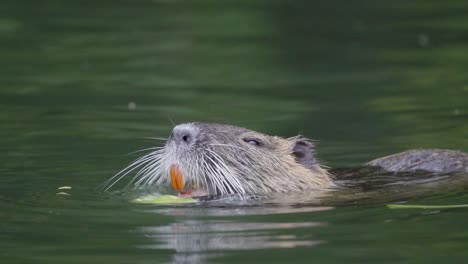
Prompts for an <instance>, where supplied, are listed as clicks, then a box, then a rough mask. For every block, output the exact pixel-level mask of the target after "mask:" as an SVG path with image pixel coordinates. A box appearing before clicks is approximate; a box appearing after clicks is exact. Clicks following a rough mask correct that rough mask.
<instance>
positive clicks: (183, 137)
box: [168, 124, 197, 146]
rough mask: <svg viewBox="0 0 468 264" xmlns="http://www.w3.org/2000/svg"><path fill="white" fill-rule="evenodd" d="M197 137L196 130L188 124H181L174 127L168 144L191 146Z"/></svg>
mask: <svg viewBox="0 0 468 264" xmlns="http://www.w3.org/2000/svg"><path fill="white" fill-rule="evenodd" d="M196 135H197V131H196V129H195V128H194V127H193V126H192V125H190V124H182V125H178V126H176V127H174V129H173V130H172V133H171V136H170V137H169V139H168V143H170V142H174V143H175V144H177V145H182V146H183V145H186V146H189V145H191V144H192V143H193V142H194V140H195V136H196Z"/></svg>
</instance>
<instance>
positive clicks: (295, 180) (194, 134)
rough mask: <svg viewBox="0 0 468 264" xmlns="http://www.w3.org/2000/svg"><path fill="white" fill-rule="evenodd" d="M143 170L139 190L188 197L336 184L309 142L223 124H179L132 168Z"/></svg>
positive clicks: (289, 189) (302, 138) (299, 188)
mask: <svg viewBox="0 0 468 264" xmlns="http://www.w3.org/2000/svg"><path fill="white" fill-rule="evenodd" d="M139 166H142V168H141V170H140V172H139V173H138V174H137V176H136V185H153V184H163V183H171V185H172V187H173V188H174V189H175V190H176V191H178V192H179V194H185V195H189V196H203V195H220V194H221V195H222V194H234V193H249V194H254V193H267V192H288V191H300V190H304V189H311V188H323V187H327V186H329V185H331V184H332V183H331V180H330V178H329V175H328V173H327V172H326V170H325V169H323V168H321V167H320V164H319V163H318V161H317V159H316V157H315V152H314V145H313V144H312V143H311V141H310V140H308V139H307V138H304V137H302V136H296V137H292V138H281V137H276V136H269V135H265V134H262V133H259V132H255V131H252V130H248V129H245V128H240V127H235V126H230V125H221V124H208V123H186V124H180V125H177V126H176V127H174V129H173V131H172V134H171V135H170V137H169V139H168V140H167V142H166V144H165V146H164V147H163V148H161V149H158V150H156V151H154V152H152V153H150V154H147V155H146V156H143V157H142V158H140V159H139V160H137V161H136V162H135V163H133V164H132V165H130V166H129V167H128V168H129V169H132V170H133V169H134V168H136V167H139ZM124 173H128V171H127V170H124ZM122 175H123V174H122Z"/></svg>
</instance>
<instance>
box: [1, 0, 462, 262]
mask: <svg viewBox="0 0 468 264" xmlns="http://www.w3.org/2000/svg"><path fill="white" fill-rule="evenodd" d="M467 14H468V2H466V1H459V0H453V1H436V0H424V1H422V0H416V1H402V0H395V1H370V0H357V1H345V0H332V1H305V0H302V1H286V0H284V1H283V0H272V1H266V0H249V1H244V0H238V1H228V0H216V1H214V0H203V1H202V0H197V1H179V0H133V1H130V0H125V1H110V0H99V1H87V0H70V1H68V0H67V1H59V0H44V1H32V0H30V1H26V0H3V1H1V3H0V62H1V65H0V148H1V151H0V262H1V263H61V264H62V263H142V264H143V263H145V264H146V263H466V262H468V227H467V226H468V225H467V223H468V220H467V219H468V210H467V209H466V208H458V209H448V210H444V209H406V210H394V209H389V208H388V207H387V206H386V204H387V203H390V202H391V203H398V202H409V203H411V204H432V205H444V204H467V203H468V191H467V189H466V186H460V187H458V188H456V187H455V188H451V189H443V190H440V191H437V190H431V192H429V193H427V192H426V194H425V195H422V196H421V195H418V196H417V197H409V198H405V199H401V197H397V196H395V197H394V198H392V197H386V198H385V199H380V200H379V199H377V200H374V199H368V200H366V199H361V200H359V201H356V202H355V203H353V202H348V203H346V205H343V206H334V207H329V206H317V205H306V204H301V203H300V202H298V203H299V204H296V205H294V204H291V203H284V204H281V203H280V204H275V205H271V204H265V205H256V206H243V205H238V206H236V205H230V206H220V205H219V206H217V205H173V206H161V205H142V204H132V203H129V199H127V198H126V197H123V196H119V195H114V194H110V193H104V192H102V191H100V190H98V189H97V187H98V186H99V185H100V184H101V183H103V182H104V181H106V180H107V179H109V178H110V177H111V176H112V175H114V174H115V173H116V172H118V171H119V170H120V169H122V168H124V167H125V166H126V165H128V163H129V162H130V161H131V160H133V159H135V158H137V157H138V154H132V155H127V154H128V153H130V152H132V151H134V150H138V149H141V148H145V147H151V146H154V145H155V144H156V143H155V141H154V140H150V139H146V137H167V136H168V135H169V134H170V131H171V129H172V127H173V124H175V123H181V122H186V121H207V122H221V123H229V124H234V125H239V126H245V127H248V128H250V129H255V130H259V131H262V132H265V133H268V134H274V135H280V136H293V135H296V134H298V133H301V134H303V135H305V136H307V137H310V138H313V139H315V140H317V141H318V144H317V145H318V146H317V153H318V156H319V158H320V159H321V160H323V161H324V163H325V164H326V165H328V166H330V167H334V168H336V167H351V166H355V165H358V164H361V163H363V162H365V161H368V160H370V159H372V158H375V157H379V156H382V155H387V154H391V153H395V152H398V151H402V150H405V149H409V148H431V147H437V148H450V149H460V150H464V151H468V74H467V73H468V16H467ZM61 186H70V187H72V189H69V190H57V188H58V187H61ZM416 188H417V187H416ZM61 191H63V192H65V193H67V194H69V195H57V193H58V192H61Z"/></svg>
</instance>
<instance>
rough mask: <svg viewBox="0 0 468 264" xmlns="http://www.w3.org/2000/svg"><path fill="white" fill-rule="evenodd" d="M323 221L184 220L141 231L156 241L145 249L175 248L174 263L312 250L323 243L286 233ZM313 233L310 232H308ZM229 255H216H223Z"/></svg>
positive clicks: (310, 226) (312, 226) (311, 226)
mask: <svg viewBox="0 0 468 264" xmlns="http://www.w3.org/2000/svg"><path fill="white" fill-rule="evenodd" d="M325 225H326V223H322V222H300V223H297V222H289V223H268V222H265V223H261V222H256V223H244V222H237V221H181V222H177V223H172V224H170V225H167V226H158V227H142V228H139V229H138V230H137V232H139V233H141V234H143V235H144V236H145V237H148V238H150V239H151V240H152V242H151V243H150V244H147V245H142V246H140V247H141V248H145V249H172V250H175V254H174V256H173V260H174V263H186V261H187V260H190V261H195V260H203V259H206V258H208V257H213V253H216V252H219V251H223V252H225V251H231V250H236V251H239V250H257V249H277V248H294V247H311V246H315V245H318V244H320V243H323V241H320V240H317V239H316V238H307V237H304V236H302V235H299V236H298V235H293V234H283V233H285V232H288V230H290V229H298V231H299V232H300V230H301V229H310V228H317V227H323V226H325ZM308 232H310V230H309V231H308ZM223 254H225V253H216V254H214V256H221V255H223Z"/></svg>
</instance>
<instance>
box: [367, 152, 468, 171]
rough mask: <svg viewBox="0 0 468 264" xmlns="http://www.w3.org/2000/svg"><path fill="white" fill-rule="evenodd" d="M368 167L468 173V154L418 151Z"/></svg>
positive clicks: (387, 157) (395, 155) (374, 162)
mask: <svg viewBox="0 0 468 264" xmlns="http://www.w3.org/2000/svg"><path fill="white" fill-rule="evenodd" d="M366 165H369V166H379V167H382V168H384V169H385V170H387V171H395V172H399V171H416V170H422V171H429V172H439V173H452V172H468V153H465V152H461V151H456V150H446V149H417V150H408V151H405V152H401V153H397V154H393V155H390V156H385V157H382V158H379V159H375V160H372V161H370V162H368V163H366Z"/></svg>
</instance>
